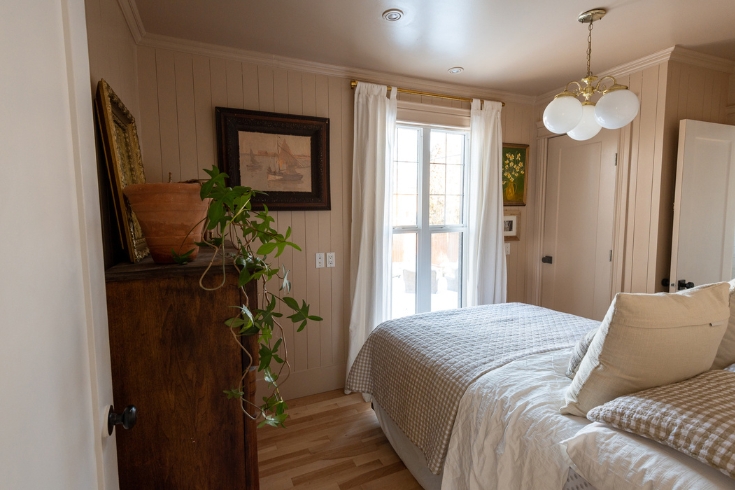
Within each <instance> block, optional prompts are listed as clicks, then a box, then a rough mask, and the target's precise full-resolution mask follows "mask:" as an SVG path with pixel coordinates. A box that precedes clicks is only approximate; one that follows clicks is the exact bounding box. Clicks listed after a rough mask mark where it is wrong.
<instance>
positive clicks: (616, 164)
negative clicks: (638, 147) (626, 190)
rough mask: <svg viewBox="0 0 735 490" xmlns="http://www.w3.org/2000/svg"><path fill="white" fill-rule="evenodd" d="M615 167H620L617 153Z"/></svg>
mask: <svg viewBox="0 0 735 490" xmlns="http://www.w3.org/2000/svg"><path fill="white" fill-rule="evenodd" d="M615 166H616V167H617V166H618V154H617V153H616V154H615Z"/></svg>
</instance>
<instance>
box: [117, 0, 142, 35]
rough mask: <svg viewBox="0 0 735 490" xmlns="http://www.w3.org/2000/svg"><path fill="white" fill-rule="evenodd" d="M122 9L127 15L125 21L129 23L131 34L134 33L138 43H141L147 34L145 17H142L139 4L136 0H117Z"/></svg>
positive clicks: (124, 14)
mask: <svg viewBox="0 0 735 490" xmlns="http://www.w3.org/2000/svg"><path fill="white" fill-rule="evenodd" d="M117 3H118V4H119V5H120V10H122V13H123V16H125V22H127V23H128V29H130V34H132V35H133V39H135V43H136V44H140V42H141V41H142V40H143V37H145V36H146V32H145V27H143V19H141V18H140V13H139V12H138V5H137V4H136V3H135V0H117Z"/></svg>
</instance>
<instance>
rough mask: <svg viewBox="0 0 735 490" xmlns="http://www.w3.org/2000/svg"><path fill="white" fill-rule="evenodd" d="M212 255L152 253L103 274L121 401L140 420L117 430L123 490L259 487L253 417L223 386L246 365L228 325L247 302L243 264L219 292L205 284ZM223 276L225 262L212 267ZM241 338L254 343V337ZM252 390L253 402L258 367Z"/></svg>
mask: <svg viewBox="0 0 735 490" xmlns="http://www.w3.org/2000/svg"><path fill="white" fill-rule="evenodd" d="M207 255H208V254H207V253H205V252H204V251H202V254H200V256H199V257H198V258H197V259H196V260H195V261H194V262H193V263H191V264H187V265H185V266H178V265H157V264H154V263H153V262H152V261H151V259H150V258H147V259H145V260H143V261H142V262H140V263H139V264H121V265H118V266H115V267H112V268H110V269H108V270H107V272H106V282H107V310H108V316H109V329H110V352H111V356H112V384H113V391H114V399H115V409H116V411H117V412H118V413H119V412H120V411H121V410H122V409H123V408H124V407H125V406H126V405H135V406H136V408H137V409H138V421H137V424H136V426H135V427H133V428H132V429H131V430H124V429H122V427H120V426H118V427H117V428H116V429H115V430H116V432H117V458H118V468H119V475H120V488H121V490H133V489H135V490H142V489H177V490H179V489H181V490H183V489H209V490H218V489H228V490H229V489H257V488H258V455H257V445H256V434H255V430H256V427H255V423H253V422H252V421H250V420H249V419H248V418H247V417H246V416H245V415H244V414H243V413H242V411H241V409H240V404H239V403H238V402H237V401H235V400H228V399H227V397H226V396H225V395H224V393H223V390H225V389H229V388H235V387H236V386H237V384H238V381H239V379H240V376H241V375H242V372H243V369H244V366H246V365H247V364H245V365H244V361H245V362H247V359H245V360H244V359H243V357H247V356H246V355H245V354H244V353H243V352H242V351H241V350H240V348H239V347H238V345H237V344H236V343H235V340H234V339H233V337H232V335H231V334H230V332H229V331H228V329H227V327H226V326H225V325H224V324H223V322H224V320H226V319H227V318H229V317H231V316H233V314H234V311H235V310H233V309H232V308H230V306H235V305H239V304H242V300H241V297H240V293H239V291H238V289H237V287H236V285H237V272H236V271H235V269H234V268H231V266H230V268H229V269H228V271H227V272H228V273H227V279H226V280H227V284H226V285H225V287H223V288H221V289H219V290H217V291H214V292H210V291H205V290H203V289H201V288H200V286H199V276H200V275H201V274H202V272H203V270H204V268H205V267H206V265H207V264H208V262H209V260H208V258H209V257H208V256H207ZM221 280H222V272H221V266H220V267H219V268H214V267H213V271H210V273H209V275H208V280H207V282H206V283H207V284H208V285H213V284H219V283H220V281H221ZM253 293H254V291H253V290H248V296H249V297H250V298H252V299H251V306H252V305H253V301H254V299H255V294H253ZM243 340H244V341H247V342H248V343H247V344H245V345H246V346H247V347H248V348H249V349H250V352H255V351H257V349H256V346H257V344H256V342H255V340H256V339H255V338H254V337H248V338H244V339H243ZM246 391H249V396H250V399H251V400H252V399H253V398H254V396H255V371H251V373H250V374H249V382H248V389H247V390H246Z"/></svg>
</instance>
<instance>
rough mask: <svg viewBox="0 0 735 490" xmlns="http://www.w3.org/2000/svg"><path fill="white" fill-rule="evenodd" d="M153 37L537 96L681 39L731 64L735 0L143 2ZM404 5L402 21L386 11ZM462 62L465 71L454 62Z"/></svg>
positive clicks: (140, 2)
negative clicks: (598, 16) (589, 18)
mask: <svg viewBox="0 0 735 490" xmlns="http://www.w3.org/2000/svg"><path fill="white" fill-rule="evenodd" d="M137 7H138V10H139V12H140V16H141V18H142V20H143V25H144V27H145V30H146V31H147V32H149V33H154V34H159V35H164V36H172V37H176V38H182V39H187V40H192V41H198V42H204V43H211V44H218V45H222V46H228V47H233V48H240V49H245V50H250V51H259V52H262V53H268V54H273V55H278V56H287V57H292V58H298V59H303V60H309V61H317V62H321V63H328V64H333V65H340V66H345V67H351V68H358V69H365V70H376V71H381V72H388V73H394V74H398V75H405V76H412V77H418V78H425V79H430V80H436V81H441V82H447V83H456V84H461V85H468V86H475V87H484V88H488V89H495V90H503V91H507V92H512V93H517V94H524V95H540V94H542V93H545V92H548V91H549V90H553V89H556V88H558V87H560V86H562V85H564V84H565V83H566V82H567V81H569V80H571V79H575V78H580V77H582V76H583V75H584V72H585V65H586V58H585V52H586V49H587V45H586V43H587V26H586V25H583V24H580V23H578V22H577V15H578V14H579V13H580V12H582V11H584V10H588V9H591V8H596V7H603V8H606V9H608V14H607V16H606V17H605V18H604V19H603V20H601V21H600V22H598V23H595V27H594V33H593V36H592V43H593V46H592V70H593V71H594V72H602V71H604V70H607V69H609V68H612V67H614V66H617V65H620V64H623V63H627V62H629V61H632V60H635V59H637V58H641V57H643V56H646V55H649V54H652V53H654V52H656V51H659V50H662V49H665V48H668V47H671V46H674V45H676V44H678V45H681V46H683V47H685V48H690V49H693V50H696V51H699V52H702V53H706V54H711V55H715V56H720V57H723V58H728V59H731V60H735V28H734V27H733V26H735V0H698V1H695V0H608V1H607V3H602V2H601V3H597V2H596V0H137ZM388 8H399V9H401V10H403V12H404V13H405V14H406V15H405V16H404V18H403V19H402V20H401V21H399V22H394V23H391V22H386V21H384V20H383V19H382V17H381V14H382V12H383V11H384V10H386V9H388ZM453 66H462V67H464V68H465V71H464V73H461V74H459V75H450V74H448V73H447V69H449V68H450V67H453Z"/></svg>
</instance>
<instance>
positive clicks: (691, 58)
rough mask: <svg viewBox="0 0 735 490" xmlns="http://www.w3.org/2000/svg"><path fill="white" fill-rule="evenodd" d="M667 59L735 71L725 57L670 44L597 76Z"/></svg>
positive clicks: (548, 95) (639, 68)
mask: <svg viewBox="0 0 735 490" xmlns="http://www.w3.org/2000/svg"><path fill="white" fill-rule="evenodd" d="M667 61H678V62H679V63H686V64H688V65H692V66H698V67H700V68H707V69H710V70H715V71H720V72H724V73H735V62H733V61H731V60H728V59H725V58H718V57H717V56H712V55H709V54H703V53H699V52H697V51H692V50H691V49H686V48H682V47H681V46H678V45H677V46H672V47H670V48H666V49H662V50H661V51H658V52H656V53H653V54H649V55H648V56H644V57H643V58H638V59H637V60H633V61H630V62H628V63H624V64H622V65H618V66H615V67H613V68H611V69H609V70H606V71H604V72H602V73H600V74H599V75H598V76H600V77H603V76H608V75H609V76H613V77H616V78H619V77H624V76H626V75H630V74H631V73H636V72H639V71H642V70H645V69H646V68H650V67H652V66H655V65H658V64H661V63H665V62H667ZM562 90H564V87H559V88H557V89H555V90H551V91H549V92H546V93H545V94H542V95H539V96H538V97H537V98H536V103H540V102H544V101H546V100H551V99H553V98H554V96H555V95H556V94H558V93H559V92H561V91H562Z"/></svg>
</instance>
